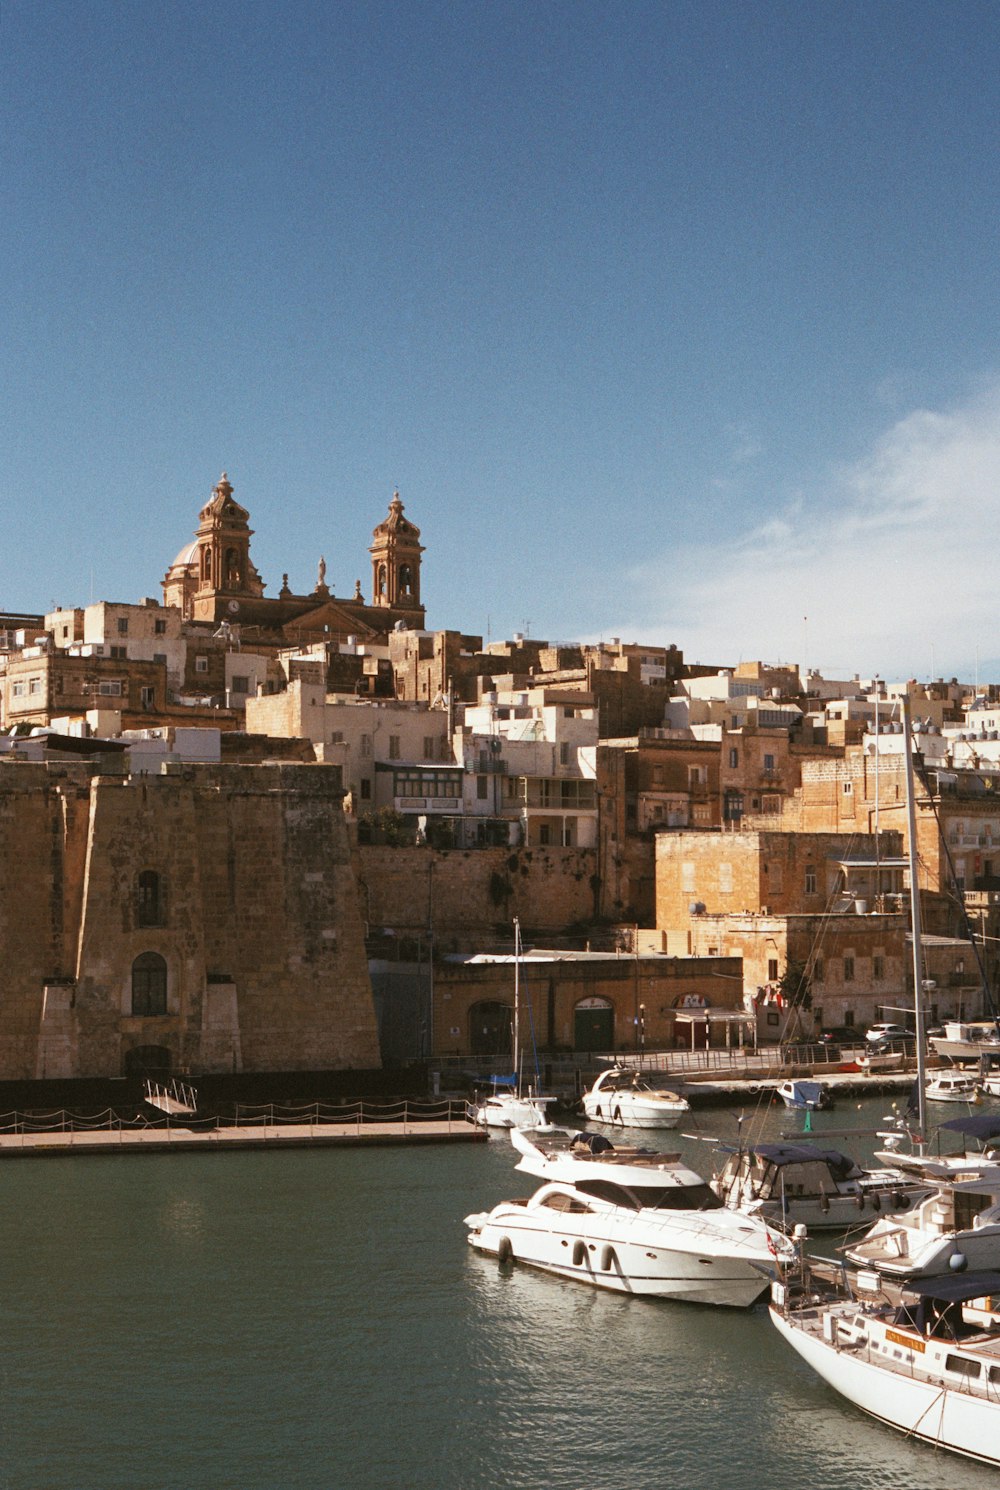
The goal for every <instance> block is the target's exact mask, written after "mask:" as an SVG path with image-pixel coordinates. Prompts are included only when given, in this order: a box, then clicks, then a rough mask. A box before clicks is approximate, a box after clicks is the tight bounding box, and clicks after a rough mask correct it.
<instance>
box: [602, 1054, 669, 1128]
mask: <svg viewBox="0 0 1000 1490" xmlns="http://www.w3.org/2000/svg"><path fill="white" fill-rule="evenodd" d="M583 1110H584V1112H585V1113H586V1115H587V1117H588V1118H590V1119H591V1121H593V1122H598V1123H615V1124H618V1125H620V1126H622V1127H625V1128H676V1126H677V1124H678V1123H679V1122H680V1120H681V1118H682V1117H683V1116H684V1114H685V1113H686V1112H690V1111H691V1104H690V1103H689V1102H687V1101H686V1100H685V1099H684V1098H683V1097H682V1096H680V1095H679V1094H678V1093H677V1092H673V1091H670V1090H669V1089H668V1088H666V1087H658V1086H654V1085H653V1083H652V1082H651V1081H650V1080H649V1078H648V1076H646V1075H645V1074H644V1073H643V1072H641V1071H635V1070H632V1069H630V1068H629V1067H627V1066H612V1067H610V1069H609V1070H607V1071H602V1072H601V1074H600V1076H598V1078H597V1080H596V1081H595V1082H594V1085H593V1086H592V1087H591V1088H590V1091H589V1092H584V1094H583Z"/></svg>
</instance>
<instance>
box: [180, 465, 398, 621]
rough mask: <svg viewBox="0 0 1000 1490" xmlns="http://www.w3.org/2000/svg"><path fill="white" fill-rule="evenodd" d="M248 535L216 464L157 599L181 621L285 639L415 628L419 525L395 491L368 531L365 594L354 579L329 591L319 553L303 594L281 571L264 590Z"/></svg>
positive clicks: (245, 515)
mask: <svg viewBox="0 0 1000 1490" xmlns="http://www.w3.org/2000/svg"><path fill="white" fill-rule="evenodd" d="M252 536H253V529H252V528H251V527H250V514H249V512H248V511H247V509H246V508H245V507H242V506H241V505H240V503H239V502H237V501H236V499H235V497H234V495H233V485H232V483H231V482H230V480H229V477H228V476H227V475H226V473H225V471H223V473H222V475H221V476H220V477H219V480H218V481H217V483H216V485H215V486H214V487H213V489H212V494H211V496H210V498H209V500H208V502H206V504H205V506H204V507H203V508H202V509H201V512H200V513H199V514H198V526H197V529H196V530H195V535H194V539H193V541H192V542H191V543H189V544H187V545H186V546H185V547H184V548H182V549H181V551H180V553H179V554H178V555H177V557H176V558H175V559H174V561H173V563H172V564H171V565H170V568H169V569H168V570H167V572H166V574H165V575H164V578H163V582H162V583H163V603H164V605H171V606H177V607H178V609H179V610H180V612H181V615H182V616H183V618H184V620H186V621H202V622H206V623H209V624H211V625H214V626H218V625H220V624H221V623H222V622H227V623H228V624H230V625H232V626H239V627H241V628H243V627H248V626H249V627H257V628H260V629H261V630H262V631H265V632H269V633H274V634H275V635H287V636H288V637H289V638H290V639H295V638H298V637H304V636H306V635H310V634H316V635H325V636H328V637H331V638H336V637H346V636H348V635H354V636H361V637H366V638H372V637H375V636H384V635H385V634H387V633H388V632H390V631H392V630H395V629H399V628H405V629H407V630H416V631H421V630H423V627H424V607H423V604H422V602H421V599H420V559H421V555H422V553H423V551H424V550H423V547H422V545H421V542H420V529H419V528H418V527H416V525H415V524H414V523H412V522H411V521H410V520H409V518H408V517H406V515H405V510H404V507H403V503H402V501H401V500H400V496H399V492H398V491H397V492H394V493H393V497H392V501H391V502H390V503H389V511H388V514H387V516H386V517H385V518H384V519H383V521H382V522H380V523H379V524H378V525H377V526H376V527H375V529H374V530H373V533H372V542H371V546H370V548H369V550H368V552H369V556H370V559H371V595H370V599H368V600H366V599H365V597H364V595H363V594H362V588H361V581H360V580H358V581H357V584H356V585H355V590H354V594H353V595H352V596H351V597H350V598H341V597H339V596H335V595H333V594H332V593H331V591H330V588H329V586H328V585H327V583H326V563H325V561H324V560H323V559H321V560H320V562H319V573H318V577H317V581H316V587H315V589H314V590H312V591H311V592H310V593H309V594H308V595H297V594H294V593H293V592H292V590H291V589H290V588H289V585H288V576H287V574H286V575H284V576H283V583H282V585H281V588H280V590H279V591H278V593H277V595H274V596H268V595H266V594H265V585H264V581H263V580H262V579H261V577H260V575H259V574H258V572H257V569H256V567H255V566H254V563H253V560H252V558H251V557H250V539H251V537H252Z"/></svg>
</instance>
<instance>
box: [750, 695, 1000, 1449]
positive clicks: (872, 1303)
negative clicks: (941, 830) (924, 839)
mask: <svg viewBox="0 0 1000 1490" xmlns="http://www.w3.org/2000/svg"><path fill="white" fill-rule="evenodd" d="M903 719H904V729H905V733H906V799H907V800H906V806H907V820H908V827H909V838H910V904H911V916H912V921H913V958H914V962H913V970H914V985H915V987H914V993H915V1008H916V1025H917V1091H916V1099H917V1106H918V1115H917V1118H918V1132H917V1133H916V1134H915V1139H916V1141H917V1145H918V1148H919V1150H920V1154H921V1155H923V1154H924V1150H925V1146H926V1138H927V1126H926V1123H927V1109H926V1092H925V1090H924V1060H923V1041H924V1031H923V987H922V976H921V975H922V958H921V951H920V893H919V886H918V883H917V854H916V831H915V822H914V818H915V812H914V805H913V764H912V751H913V741H912V739H911V735H910V719H909V700H908V699H907V698H905V697H904V699H903ZM965 1121H966V1122H970V1121H972V1119H967V1120H965ZM991 1174H992V1175H996V1170H992V1171H989V1170H987V1171H985V1172H984V1175H983V1176H980V1182H976V1181H975V1180H970V1181H969V1182H968V1185H967V1187H964V1186H963V1185H962V1184H958V1185H956V1184H954V1182H952V1183H950V1184H949V1183H947V1182H945V1183H944V1184H943V1185H941V1186H940V1187H939V1192H938V1194H936V1195H935V1196H932V1197H931V1199H930V1200H928V1201H927V1202H925V1203H924V1204H923V1205H922V1206H921V1207H919V1209H918V1215H919V1219H920V1220H921V1222H922V1223H924V1224H923V1225H921V1226H920V1227H919V1228H918V1227H912V1228H911V1229H910V1232H909V1233H908V1234H907V1236H906V1237H900V1235H899V1229H898V1228H896V1227H895V1223H888V1224H887V1225H886V1226H885V1227H884V1228H883V1231H884V1232H885V1233H886V1234H888V1233H890V1232H892V1233H893V1234H894V1235H896V1237H897V1242H896V1243H895V1244H892V1245H891V1246H890V1242H889V1237H888V1235H883V1236H881V1237H879V1238H878V1239H877V1240H876V1239H875V1235H874V1233H872V1234H870V1237H869V1239H868V1240H867V1241H866V1242H864V1243H861V1244H858V1245H856V1246H855V1247H853V1248H851V1249H849V1250H848V1256H849V1257H851V1258H852V1260H854V1261H855V1262H858V1261H863V1262H864V1263H865V1264H866V1265H865V1266H863V1267H859V1268H858V1269H857V1271H855V1272H854V1273H853V1274H845V1275H844V1277H843V1279H842V1280H840V1281H839V1283H838V1280H837V1278H836V1277H834V1276H832V1275H831V1274H830V1273H829V1271H828V1268H827V1270H826V1271H825V1272H824V1270H823V1269H822V1265H821V1264H819V1263H813V1264H808V1263H806V1261H805V1259H803V1260H802V1262H801V1264H800V1268H799V1269H798V1270H792V1271H791V1272H789V1273H788V1274H786V1276H785V1277H784V1278H782V1279H780V1280H779V1281H778V1282H776V1283H775V1284H774V1285H773V1286H772V1290H771V1319H772V1321H773V1323H774V1325H775V1326H776V1327H777V1329H778V1331H779V1333H780V1334H781V1335H782V1336H783V1337H784V1338H785V1340H787V1341H788V1343H789V1345H791V1346H792V1347H793V1348H794V1349H795V1350H796V1351H797V1352H798V1354H799V1355H800V1356H801V1357H802V1359H803V1360H804V1361H806V1362H807V1363H808V1364H809V1365H810V1366H812V1368H813V1370H814V1371H816V1373H817V1374H818V1375H819V1376H820V1377H821V1378H822V1379H823V1380H824V1381H826V1382H827V1383H828V1384H829V1385H830V1386H832V1387H833V1388H834V1389H835V1390H836V1391H838V1392H839V1393H840V1394H841V1395H842V1396H843V1397H846V1398H847V1400H848V1401H849V1402H852V1403H854V1405H855V1406H856V1407H860V1408H861V1409H862V1410H863V1411H864V1412H867V1413H871V1414H872V1415H873V1416H874V1417H876V1418H879V1419H881V1421H882V1422H884V1423H888V1424H890V1425H891V1426H892V1427H894V1428H898V1429H900V1430H902V1431H903V1432H905V1433H906V1434H907V1435H908V1436H910V1437H915V1438H922V1439H925V1440H926V1441H927V1442H929V1443H933V1444H935V1445H937V1446H939V1447H941V1448H946V1449H952V1450H954V1451H955V1452H956V1453H959V1454H966V1455H968V1456H969V1457H971V1458H973V1459H980V1460H983V1461H984V1462H986V1463H988V1464H993V1465H996V1464H1000V1449H998V1445H1000V1433H998V1429H1000V1397H998V1395H997V1391H998V1388H1000V1314H998V1313H997V1312H996V1310H995V1307H994V1305H995V1303H996V1301H997V1299H998V1298H1000V1273H996V1272H989V1273H985V1272H974V1271H971V1270H970V1271H968V1272H966V1271H963V1270H962V1269H964V1268H965V1267H966V1265H967V1263H968V1262H969V1261H972V1262H973V1265H974V1266H976V1265H979V1266H981V1265H982V1262H983V1260H985V1258H988V1257H990V1256H991V1254H990V1253H988V1252H986V1251H985V1249H983V1250H982V1251H981V1250H980V1249H979V1248H978V1246H976V1245H975V1238H976V1230H977V1225H976V1223H977V1220H978V1221H979V1223H980V1226H981V1227H982V1229H984V1231H985V1229H986V1228H985V1227H983V1225H982V1224H983V1223H984V1222H985V1223H986V1225H987V1226H988V1225H989V1224H990V1223H991V1222H992V1219H993V1218H992V1215H991V1207H992V1204H993V1201H994V1192H993V1190H992V1188H991V1186H990V1185H989V1183H988V1180H989V1176H990V1175H991ZM983 1180H985V1181H987V1183H981V1182H982V1181H983ZM977 1195H978V1197H979V1198H978V1199H976V1198H975V1197H976V1196H977ZM945 1201H947V1202H950V1204H951V1205H952V1206H953V1207H954V1210H953V1211H952V1216H951V1219H952V1223H953V1224H952V1228H951V1230H950V1231H949V1230H948V1229H947V1227H946V1218H934V1217H932V1215H931V1212H932V1211H934V1210H935V1208H942V1209H943V1204H942V1203H943V1202H945ZM977 1212H978V1214H976V1213H977ZM932 1223H933V1224H932ZM931 1232H933V1233H934V1234H933V1235H930V1233H931ZM911 1240H912V1241H914V1242H915V1243H918V1244H919V1245H918V1246H917V1248H916V1252H915V1255H914V1254H911V1252H910V1248H909V1242H910V1241H911ZM985 1240H986V1238H985V1236H984V1241H985ZM903 1241H905V1242H906V1243H907V1245H906V1246H905V1247H904V1246H903V1245H902V1242H903ZM959 1243H960V1245H959ZM966 1248H968V1253H967V1252H966ZM890 1252H892V1254H893V1256H891V1257H890ZM956 1253H958V1254H959V1260H958V1261H957V1262H956V1260H955V1254H956ZM969 1254H971V1255H969ZM914 1262H916V1269H917V1270H920V1271H928V1270H933V1271H935V1272H937V1270H939V1269H941V1268H945V1269H946V1271H945V1273H944V1275H943V1276H934V1277H930V1278H920V1279H906V1281H905V1282H904V1283H903V1291H902V1295H901V1297H900V1296H899V1294H898V1291H890V1290H888V1289H886V1288H885V1286H884V1283H883V1278H882V1273H883V1272H885V1273H886V1274H890V1275H895V1278H896V1280H897V1281H898V1280H899V1278H900V1276H902V1277H903V1278H905V1275H906V1273H907V1272H911V1271H914V1268H913V1264H914ZM956 1269H957V1270H956Z"/></svg>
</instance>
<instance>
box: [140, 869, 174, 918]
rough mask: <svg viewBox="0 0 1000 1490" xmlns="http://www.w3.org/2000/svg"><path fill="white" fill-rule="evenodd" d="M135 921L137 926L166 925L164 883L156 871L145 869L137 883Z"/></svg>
mask: <svg viewBox="0 0 1000 1490" xmlns="http://www.w3.org/2000/svg"><path fill="white" fill-rule="evenodd" d="M135 902H136V908H135V920H136V925H137V926H163V925H165V924H166V913H167V907H166V899H165V896H164V893H163V881H162V879H161V878H160V876H159V875H158V874H157V872H156V870H155V869H143V870H142V871H141V872H140V874H139V878H138V880H137V881H136V894H135Z"/></svg>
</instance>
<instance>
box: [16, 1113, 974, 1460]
mask: <svg viewBox="0 0 1000 1490" xmlns="http://www.w3.org/2000/svg"><path fill="white" fill-rule="evenodd" d="M884 1110H885V1104H884V1102H867V1103H864V1104H862V1105H861V1106H858V1104H852V1106H851V1108H850V1110H849V1111H846V1110H844V1109H838V1110H836V1111H834V1112H830V1113H822V1114H817V1115H816V1118H815V1119H814V1124H813V1126H814V1129H815V1133H814V1136H815V1137H816V1138H818V1139H822V1132H823V1130H824V1128H826V1129H830V1128H834V1127H844V1126H849V1125H857V1126H864V1125H865V1124H866V1123H867V1124H868V1125H869V1126H871V1125H872V1124H873V1123H874V1121H875V1120H876V1119H877V1118H878V1117H879V1116H880V1115H881V1114H882V1112H884ZM947 1115H949V1114H947V1113H942V1114H941V1115H940V1116H942V1117H944V1116H947ZM700 1122H701V1126H702V1127H703V1129H704V1130H705V1132H711V1131H716V1132H719V1133H722V1134H724V1135H725V1136H726V1137H727V1138H730V1139H734V1138H735V1135H736V1131H737V1123H736V1120H735V1115H734V1114H732V1113H724V1112H717V1113H711V1114H707V1115H704V1116H703V1117H702V1118H701V1119H700ZM767 1122H768V1125H769V1133H770V1135H771V1136H775V1137H776V1136H777V1134H778V1131H779V1129H780V1128H782V1127H784V1128H787V1127H788V1126H789V1125H790V1124H792V1123H794V1125H795V1126H799V1127H801V1124H802V1119H801V1116H796V1117H794V1118H793V1117H791V1115H788V1114H784V1113H783V1112H778V1111H776V1110H774V1109H772V1111H771V1113H770V1114H769V1116H768V1119H767ZM643 1136H645V1137H650V1136H651V1135H643ZM831 1142H832V1143H834V1144H835V1145H837V1146H841V1147H844V1148H845V1149H849V1150H851V1151H853V1152H857V1153H859V1154H860V1153H861V1152H862V1151H863V1150H866V1149H867V1150H868V1151H869V1152H870V1149H871V1146H872V1144H871V1141H870V1140H853V1141H852V1140H850V1139H846V1138H843V1139H834V1140H831ZM659 1146H661V1147H670V1148H679V1149H681V1150H683V1151H684V1152H685V1153H687V1154H688V1155H689V1156H690V1157H691V1158H692V1159H693V1160H694V1162H695V1164H696V1165H697V1167H699V1168H700V1169H701V1170H702V1172H703V1173H704V1172H707V1171H708V1170H710V1168H711V1165H712V1150H711V1148H710V1147H709V1146H708V1145H705V1144H699V1143H697V1142H694V1141H692V1140H690V1139H686V1138H682V1137H680V1136H678V1135H675V1134H663V1135H660V1136H659ZM514 1158H515V1156H514V1154H513V1151H512V1150H511V1148H510V1145H509V1143H508V1142H507V1141H506V1140H505V1139H493V1140H491V1141H490V1143H489V1144H483V1145H478V1144H476V1145H468V1146H466V1145H463V1146H459V1147H441V1148H433V1147H432V1148H415V1149H406V1148H394V1149H376V1150H372V1151H366V1150H364V1149H352V1150H350V1151H345V1152H336V1151H331V1150H328V1149H324V1150H315V1151H295V1152H285V1153H280V1152H275V1153H270V1152H257V1151H255V1152H248V1153H238V1154H229V1153H227V1154H212V1155H198V1154H194V1155H191V1154H176V1155H158V1156H147V1157H134V1156H129V1155H120V1156H113V1157H103V1156H102V1157H97V1158H90V1157H87V1158H72V1157H60V1158H50V1159H38V1160H17V1161H9V1162H7V1163H6V1164H4V1166H3V1169H2V1174H3V1188H4V1204H3V1207H2V1208H0V1248H2V1255H3V1258H4V1261H5V1266H4V1268H3V1310H2V1321H3V1350H2V1354H0V1487H2V1490H136V1487H140V1486H141V1487H143V1490H335V1487H344V1490H392V1487H400V1490H404V1487H405V1490H493V1487H495V1486H503V1487H505V1490H539V1487H551V1490H660V1487H675V1486H676V1487H683V1490H742V1487H747V1490H759V1487H760V1486H762V1485H766V1486H767V1487H768V1490H802V1487H803V1486H810V1487H820V1486H837V1487H839V1490H882V1487H884V1490H898V1487H900V1486H905V1487H907V1490H961V1487H965V1486H968V1487H975V1490H979V1487H982V1490H985V1487H986V1486H994V1485H995V1483H996V1477H995V1475H994V1474H993V1473H992V1472H991V1471H990V1470H988V1469H986V1468H985V1467H980V1466H977V1465H975V1464H971V1463H967V1462H965V1461H963V1460H961V1459H956V1458H954V1457H953V1456H951V1455H945V1454H940V1453H937V1452H935V1451H933V1450H930V1449H928V1448H926V1447H922V1446H920V1445H917V1444H914V1443H911V1442H909V1441H907V1440H906V1439H904V1438H903V1437H902V1436H900V1435H898V1434H896V1433H894V1432H893V1431H891V1430H889V1429H886V1428H882V1427H880V1426H879V1425H878V1424H876V1423H874V1422H872V1421H870V1420H868V1419H866V1418H865V1417H863V1416H862V1415H860V1414H859V1413H857V1412H855V1411H853V1410H852V1409H850V1408H849V1407H847V1406H846V1405H845V1404H843V1403H842V1402H841V1401H840V1400H839V1399H838V1398H836V1397H835V1396H834V1395H833V1394H832V1393H831V1392H830V1391H829V1390H828V1389H827V1388H826V1387H824V1386H823V1385H822V1384H821V1383H820V1382H819V1381H818V1380H817V1379H816V1378H815V1377H814V1376H813V1375H812V1374H811V1373H810V1372H809V1370H808V1369H807V1368H806V1367H805V1366H804V1365H803V1364H802V1363H801V1362H800V1361H799V1359H798V1358H797V1357H796V1356H794V1354H793V1353H791V1352H790V1351H788V1349H787V1347H785V1346H784V1345H783V1344H782V1342H781V1341H780V1340H779V1339H778V1337H777V1334H776V1332H775V1331H774V1330H773V1329H772V1327H771V1325H770V1323H769V1320H768V1317H767V1313H766V1309H765V1307H764V1306H763V1304H761V1305H758V1306H757V1307H755V1308H754V1309H752V1310H748V1311H730V1310H723V1309H711V1308H702V1307H694V1306H685V1305H682V1304H670V1303H662V1302H659V1303H653V1302H648V1301H642V1300H636V1299H629V1298H623V1297H619V1296H615V1295H610V1294H607V1295H606V1294H601V1293H598V1292H595V1291H591V1290H589V1289H585V1288H581V1287H580V1286H578V1285H574V1284H570V1283H563V1282H560V1281H557V1280H554V1279H552V1278H549V1277H546V1276H544V1275H542V1274H537V1273H532V1272H530V1271H528V1270H525V1269H522V1268H517V1267H515V1268H513V1269H501V1268H499V1267H498V1266H497V1264H496V1262H495V1261H493V1260H491V1259H486V1258H483V1257H482V1256H480V1255H479V1254H477V1253H475V1252H473V1251H472V1249H471V1248H469V1247H468V1245H467V1243H466V1240H465V1236H466V1233H465V1227H464V1226H463V1224H462V1218H463V1217H464V1216H465V1215H466V1214H467V1213H468V1212H470V1211H475V1210H478V1209H481V1208H484V1207H488V1206H490V1205H492V1204H493V1203H494V1202H496V1201H497V1200H499V1199H502V1198H505V1197H510V1196H512V1195H516V1194H527V1193H530V1191H531V1189H532V1187H533V1184H534V1183H535V1182H533V1181H532V1180H531V1178H530V1177H528V1176H524V1175H521V1174H517V1173H515V1171H514ZM832 1247H833V1243H831V1251H832Z"/></svg>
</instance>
